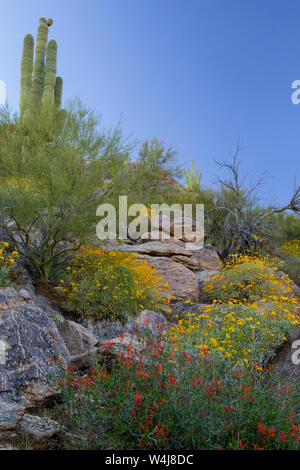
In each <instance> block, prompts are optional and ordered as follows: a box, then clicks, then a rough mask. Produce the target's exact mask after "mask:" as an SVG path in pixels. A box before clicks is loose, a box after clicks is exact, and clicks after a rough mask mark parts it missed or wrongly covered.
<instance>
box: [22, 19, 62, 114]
mask: <svg viewBox="0 0 300 470" xmlns="http://www.w3.org/2000/svg"><path fill="white" fill-rule="evenodd" d="M52 24H53V20H52V19H51V18H50V19H48V20H46V18H40V20H39V26H38V31H37V39H36V46H35V57H34V60H33V48H34V40H33V37H32V35H31V34H27V35H26V36H25V38H24V42H23V54H22V62H21V92H20V111H21V114H22V115H24V114H25V113H27V112H31V111H37V112H39V111H40V110H41V109H42V108H43V107H45V106H49V105H50V106H51V105H53V106H56V107H57V108H60V106H61V97H62V87H63V81H62V78H61V77H56V57H57V44H56V41H54V40H51V41H49V43H48V45H47V42H48V30H49V27H50V26H51V25H52Z"/></svg>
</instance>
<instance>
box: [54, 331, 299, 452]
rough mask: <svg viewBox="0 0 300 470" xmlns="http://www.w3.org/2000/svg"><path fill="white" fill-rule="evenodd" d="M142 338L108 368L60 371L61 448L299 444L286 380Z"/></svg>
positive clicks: (292, 396) (287, 446) (293, 401)
mask: <svg viewBox="0 0 300 470" xmlns="http://www.w3.org/2000/svg"><path fill="white" fill-rule="evenodd" d="M144 341H145V340H141V343H140V346H141V349H142V351H139V352H138V355H137V354H135V352H134V350H133V349H132V348H128V349H127V352H126V349H125V351H123V352H121V353H120V355H119V356H118V357H117V359H116V363H115V364H114V365H112V369H111V370H110V372H108V371H107V370H105V369H104V368H103V367H101V366H100V365H96V366H95V367H94V368H93V369H91V370H90V372H89V373H88V374H87V375H86V376H85V377H82V378H79V379H78V378H76V376H75V375H74V374H73V372H72V370H70V371H68V372H66V373H65V375H64V377H63V378H62V379H61V380H60V387H61V390H62V400H63V404H62V406H61V407H60V408H59V409H58V414H59V416H60V417H61V416H63V417H64V429H63V432H64V436H63V437H64V442H65V445H66V447H67V448H76V449H115V450H119V449H130V450H133V449H155V450H158V449H160V450H178V451H179V450H186V449H189V450H190V449H191V450H192V449H200V450H201V449H202V450H203V449H251V450H254V449H299V448H300V444H299V436H300V434H299V433H300V428H299V426H297V423H296V422H295V411H294V410H295V409H296V408H295V406H296V404H297V400H298V398H297V390H296V389H295V388H294V386H292V385H291V384H290V385H289V386H287V387H284V386H280V385H272V384H273V383H274V382H273V378H272V373H271V371H269V370H267V371H264V372H262V371H256V370H252V369H251V370H250V369H248V370H247V369H243V368H241V367H232V366H231V365H230V363H229V362H226V361H221V362H219V361H213V360H212V358H211V357H210V355H208V354H206V353H205V352H202V353H201V352H200V351H199V353H198V354H196V352H195V353H194V354H190V353H185V352H178V351H177V352H175V351H174V348H168V347H166V346H165V345H164V344H163V343H161V342H159V341H156V340H154V339H151V338H150V337H149V338H148V340H147V343H146V344H144ZM124 346H125V345H124ZM110 347H111V344H110V343H109V341H108V343H107V348H108V350H109V349H110ZM141 354H142V355H143V357H144V360H140V357H141Z"/></svg>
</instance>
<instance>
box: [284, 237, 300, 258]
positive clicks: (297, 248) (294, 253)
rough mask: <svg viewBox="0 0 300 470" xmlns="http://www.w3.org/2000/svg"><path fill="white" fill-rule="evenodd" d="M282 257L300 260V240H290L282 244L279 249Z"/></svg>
mask: <svg viewBox="0 0 300 470" xmlns="http://www.w3.org/2000/svg"><path fill="white" fill-rule="evenodd" d="M279 253H280V255H282V256H283V257H285V256H287V257H295V258H300V240H290V241H285V242H283V243H282V245H281V247H280V249H279Z"/></svg>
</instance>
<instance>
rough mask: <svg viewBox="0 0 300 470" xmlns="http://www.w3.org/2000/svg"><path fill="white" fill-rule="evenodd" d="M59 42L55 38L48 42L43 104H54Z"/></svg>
mask: <svg viewBox="0 0 300 470" xmlns="http://www.w3.org/2000/svg"><path fill="white" fill-rule="evenodd" d="M56 56H57V44H56V41H54V40H53V39H52V40H51V41H50V42H49V43H48V47H47V61H46V66H45V77H44V91H43V97H42V106H44V105H52V104H54V88H55V83H56Z"/></svg>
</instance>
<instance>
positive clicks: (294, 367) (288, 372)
mask: <svg viewBox="0 0 300 470" xmlns="http://www.w3.org/2000/svg"><path fill="white" fill-rule="evenodd" d="M297 351H298V352H297ZM299 359H300V328H299V327H297V328H296V329H295V330H294V332H293V333H292V334H291V336H290V337H289V338H288V340H287V341H286V342H285V343H284V344H283V346H282V347H281V348H280V350H279V351H278V353H277V355H276V357H275V358H274V359H273V360H272V362H271V364H272V366H273V371H274V372H275V374H277V375H278V376H279V377H280V379H281V380H283V381H284V382H291V381H292V380H296V381H297V382H299V381H300V364H299V363H296V362H299Z"/></svg>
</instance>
